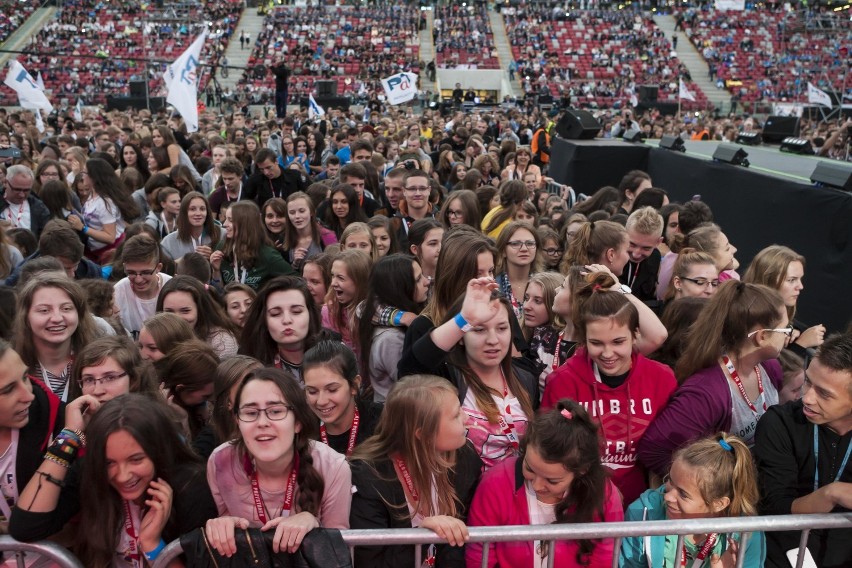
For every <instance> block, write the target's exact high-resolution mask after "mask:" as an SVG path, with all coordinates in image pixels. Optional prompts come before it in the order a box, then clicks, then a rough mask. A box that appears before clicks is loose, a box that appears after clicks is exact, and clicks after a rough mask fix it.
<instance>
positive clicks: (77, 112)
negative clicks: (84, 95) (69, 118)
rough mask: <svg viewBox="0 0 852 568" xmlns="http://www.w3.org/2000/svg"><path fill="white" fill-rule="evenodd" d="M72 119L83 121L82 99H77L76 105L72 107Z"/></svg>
mask: <svg viewBox="0 0 852 568" xmlns="http://www.w3.org/2000/svg"><path fill="white" fill-rule="evenodd" d="M74 120H76V121H77V122H82V121H83V99H77V106H75V107H74Z"/></svg>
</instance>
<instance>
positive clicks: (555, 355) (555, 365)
mask: <svg viewBox="0 0 852 568" xmlns="http://www.w3.org/2000/svg"><path fill="white" fill-rule="evenodd" d="M564 336H565V330H564V329H563V330H562V331H560V332H559V335H558V336H557V337H556V350H555V351H554V352H553V367H551V368H550V372H551V373H552V372H554V371H556V369H557V368H558V367H559V352H560V351H561V350H562V338H563V337H564Z"/></svg>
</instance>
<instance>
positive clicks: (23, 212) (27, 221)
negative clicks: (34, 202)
mask: <svg viewBox="0 0 852 568" xmlns="http://www.w3.org/2000/svg"><path fill="white" fill-rule="evenodd" d="M0 218H2V219H6V220H7V221H9V222H10V223H11V224H12V226H13V227H15V228H16V229H17V228H20V229H30V228H31V227H32V225H31V220H32V215H30V204H29V202H27V200H24V202H23V203H21V204H20V205H13V204H12V203H9V206H8V207H6V208H5V209H4V210H3V212H2V213H0Z"/></svg>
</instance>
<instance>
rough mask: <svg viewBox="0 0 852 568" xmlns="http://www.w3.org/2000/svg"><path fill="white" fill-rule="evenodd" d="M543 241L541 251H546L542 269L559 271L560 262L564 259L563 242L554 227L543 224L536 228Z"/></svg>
mask: <svg viewBox="0 0 852 568" xmlns="http://www.w3.org/2000/svg"><path fill="white" fill-rule="evenodd" d="M536 233H538V238H539V240H540V241H541V252H543V253H544V266H543V267H542V270H547V271H549V272H559V263H560V262H561V261H562V244H561V241H560V239H559V233H557V232H556V231H555V230H554V229H553V228H552V227H549V226H547V225H541V226H539V227H538V228H537V229H536Z"/></svg>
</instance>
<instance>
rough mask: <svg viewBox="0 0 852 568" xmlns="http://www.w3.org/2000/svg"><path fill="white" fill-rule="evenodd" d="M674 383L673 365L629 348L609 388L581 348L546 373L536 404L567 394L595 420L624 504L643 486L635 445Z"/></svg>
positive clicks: (605, 461)
mask: <svg viewBox="0 0 852 568" xmlns="http://www.w3.org/2000/svg"><path fill="white" fill-rule="evenodd" d="M676 387H677V381H676V380H675V377H674V373H673V372H672V370H671V369H670V368H669V367H667V366H666V365H663V364H662V363H657V362H656V361H651V360H650V359H646V358H645V357H643V356H642V355H640V354H639V353H636V352H634V353H633V360H632V364H631V367H630V374H629V375H628V376H627V379H626V380H625V381H624V383H622V384H621V386H619V387H617V388H614V389H613V388H610V387H608V386H606V385H605V384H604V383H600V382H598V381H597V380H596V379H595V373H594V370H593V369H592V360H591V359H590V358H589V355H588V353H587V352H586V350H585V348H582V347H578V348H577V352H576V353H575V354H574V356H573V357H571V358H570V359H568V361H567V362H566V363H565V364H564V365H562V366H561V367H559V369H557V370H556V371H555V372H553V373H551V374H550V376H548V377H547V383H546V386H545V389H544V398H543V399H542V401H541V408H542V409H543V410H547V409H549V408H553V407H554V406H556V403H557V402H559V400H560V399H563V398H570V399H572V400H575V401H577V402H578V403H580V404H582V405H583V407H584V408H585V409H586V410H587V411H588V412H589V415H590V416H591V418H592V419H593V420H597V421H598V424H599V425H600V434H601V461H603V464H604V465H605V466H607V467H608V468H610V470H612V481H613V483H614V484H615V486H616V487H618V489H619V490H621V494H622V496H623V502H624V503H625V504H626V505H629V504H630V503H632V502H633V501H635V500H636V499H638V498H639V495H641V494H642V492H643V491H645V490H646V489H647V488H648V484H647V482H646V479H645V468H644V466H643V465H642V464H641V463H639V461H638V460H637V454H636V448H637V445H638V443H639V440H640V439H641V438H642V435H643V434H644V433H645V430H647V429H648V426H649V425H650V424H651V421H653V420H654V417H655V416H657V414H659V412H660V411H661V410H662V409H663V407H665V405H666V404H667V403H668V401H669V398H670V397H671V395H672V393H673V392H674V390H675V388H676Z"/></svg>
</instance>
